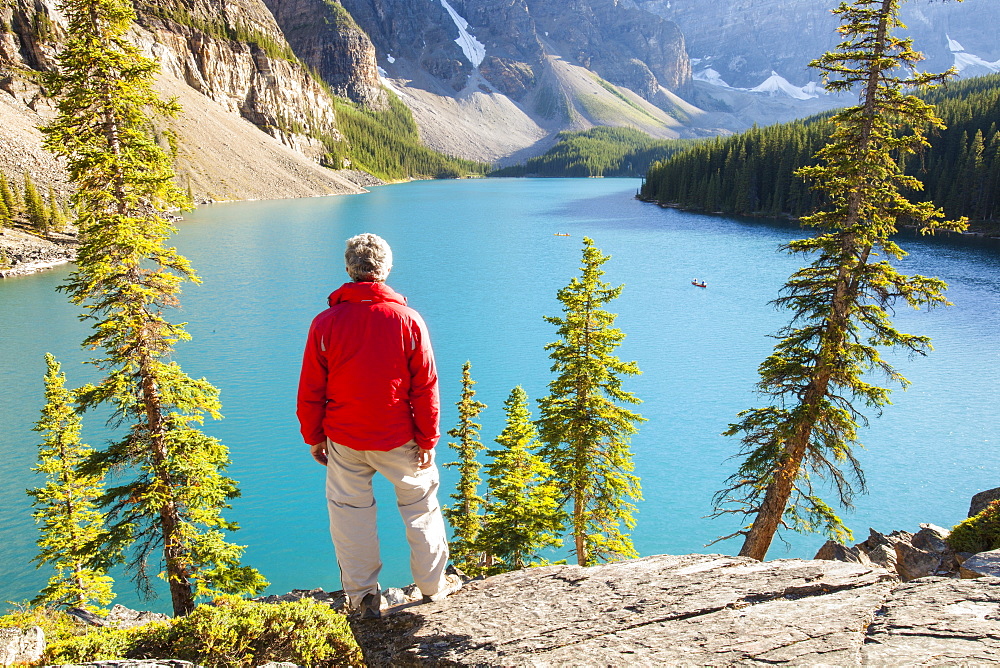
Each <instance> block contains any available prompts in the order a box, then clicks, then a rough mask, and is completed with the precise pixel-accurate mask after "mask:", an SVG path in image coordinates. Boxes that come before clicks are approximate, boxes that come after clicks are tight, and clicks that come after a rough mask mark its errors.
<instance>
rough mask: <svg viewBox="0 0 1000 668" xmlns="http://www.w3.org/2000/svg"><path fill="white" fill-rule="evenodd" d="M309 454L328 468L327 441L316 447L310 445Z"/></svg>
mask: <svg viewBox="0 0 1000 668" xmlns="http://www.w3.org/2000/svg"><path fill="white" fill-rule="evenodd" d="M309 453H310V454H311V455H312V456H313V459H315V460H316V461H318V462H319V463H320V464H322V465H323V466H326V461H327V459H326V441H323V442H322V443H317V444H316V445H310V446H309Z"/></svg>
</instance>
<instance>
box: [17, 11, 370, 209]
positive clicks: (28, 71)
mask: <svg viewBox="0 0 1000 668" xmlns="http://www.w3.org/2000/svg"><path fill="white" fill-rule="evenodd" d="M140 17H141V18H140V21H139V24H138V25H137V26H136V28H135V30H134V32H133V39H134V41H135V42H136V43H137V44H138V45H139V46H140V47H141V48H142V49H143V50H144V51H145V52H146V53H147V55H152V56H153V57H155V58H156V59H157V60H158V61H159V62H160V63H161V76H160V78H159V81H158V87H159V88H160V90H161V92H162V93H163V94H164V95H165V96H168V97H169V96H176V97H177V98H178V100H179V102H180V103H181V106H182V108H183V109H184V111H183V112H182V114H181V115H180V116H179V117H178V118H177V119H174V120H170V121H168V120H165V119H159V120H157V121H156V122H157V125H158V132H160V131H162V130H164V129H166V128H168V127H171V128H172V129H174V130H175V131H176V133H177V135H178V140H179V155H178V168H177V171H178V182H179V183H180V185H181V187H186V188H190V190H191V191H192V193H193V194H194V195H195V198H196V199H197V200H206V199H208V200H227V199H263V198H275V197H299V196H309V195H324V194H336V193H351V192H355V193H356V192H362V191H363V190H364V188H363V186H362V185H361V183H359V182H358V179H357V178H355V177H354V175H353V174H352V173H349V172H348V173H338V172H335V171H332V170H329V169H326V168H323V167H321V166H320V165H319V164H318V163H317V158H318V157H319V156H320V155H321V154H322V153H324V152H325V150H324V149H323V147H322V146H321V145H320V144H319V142H318V141H316V139H314V138H313V137H316V136H323V135H326V136H328V137H331V138H334V139H336V138H337V137H338V135H339V132H338V130H337V124H336V114H335V111H334V106H333V101H332V99H331V98H330V96H329V94H328V93H327V92H326V89H325V87H324V86H323V85H322V84H321V83H320V82H318V81H317V80H316V79H315V78H314V77H313V76H312V75H311V74H310V73H309V72H308V71H307V69H306V68H305V67H304V66H303V65H302V64H300V63H299V62H298V61H297V60H296V59H295V58H294V55H293V54H292V51H291V49H290V48H289V47H288V45H287V43H286V42H285V40H284V37H283V35H282V33H281V31H280V29H279V28H278V26H277V24H276V23H275V21H274V17H273V16H272V15H271V13H270V10H268V9H267V7H266V6H265V5H264V4H263V3H262V2H260V1H259V0H236V1H231V0H196V2H194V3H193V4H192V5H188V6H185V8H184V9H183V10H181V9H176V10H167V9H164V8H163V7H147V8H146V12H145V13H141V14H140ZM0 25H2V26H4V27H6V29H5V30H3V31H0V100H2V102H0V140H2V141H3V143H4V147H5V149H7V148H9V149H12V150H4V151H0V170H2V171H3V173H5V174H7V175H8V178H10V179H11V180H12V181H14V182H17V181H19V180H20V177H21V174H22V173H24V172H30V173H31V174H32V175H33V178H35V180H36V182H37V183H39V184H40V185H41V186H42V187H43V188H44V187H45V186H47V185H49V184H52V185H54V186H55V187H56V189H57V191H58V192H63V193H64V194H65V191H66V182H65V176H64V174H63V173H62V170H61V166H60V165H59V164H58V163H57V162H56V161H55V159H54V158H52V157H51V156H50V155H48V154H47V153H45V152H43V151H41V149H40V133H38V131H37V129H36V127H37V126H38V125H39V124H42V123H44V122H46V120H47V119H48V118H51V117H52V115H53V113H54V110H53V108H52V105H51V102H50V101H49V100H46V99H45V98H44V97H43V96H42V95H41V93H40V89H39V87H38V85H37V83H36V82H35V77H34V76H33V75H32V72H33V71H34V72H38V71H47V70H50V69H52V68H53V67H54V64H55V56H56V50H57V45H58V40H59V39H60V38H61V36H62V35H64V34H65V21H64V18H63V17H62V15H61V14H60V12H59V11H58V9H57V7H56V3H55V2H54V0H38V2H34V1H32V2H28V1H27V0H15V1H14V2H12V3H8V4H6V5H4V6H3V7H2V8H0ZM240 38H242V39H240ZM160 136H161V137H162V134H161V135H160ZM164 142H165V139H164ZM368 182H369V183H370V180H369V181H368Z"/></svg>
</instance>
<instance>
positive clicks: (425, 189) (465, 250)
mask: <svg viewBox="0 0 1000 668" xmlns="http://www.w3.org/2000/svg"><path fill="white" fill-rule="evenodd" d="M637 187H638V181H636V180H612V179H607V180H596V179H590V180H572V179H566V180H541V179H539V180H518V179H512V180H492V179H485V180H473V181H427V182H415V183H409V184H403V185H393V186H384V187H380V188H376V189H374V190H373V191H372V192H371V193H369V194H364V195H354V196H341V197H328V198H316V199H301V200H279V201H268V202H253V203H238V204H221V205H214V206H208V207H203V208H201V209H199V210H198V211H196V212H193V213H190V214H188V215H187V220H185V221H184V222H183V223H181V224H180V232H179V234H178V236H177V238H176V245H177V246H178V248H179V249H180V251H181V252H182V253H183V254H185V255H186V256H187V257H188V258H189V259H190V260H191V261H192V263H193V264H194V266H195V268H196V269H197V270H198V271H199V272H200V274H201V276H202V277H203V279H204V284H202V285H200V286H188V287H187V288H186V289H185V293H184V296H183V308H182V312H181V313H178V314H176V315H175V318H174V319H175V320H182V321H186V322H188V323H189V326H188V329H189V331H190V332H191V334H192V335H193V337H194V340H193V341H191V342H188V343H183V344H181V345H180V346H179V348H178V359H179V360H180V361H181V363H182V364H183V366H184V369H185V370H186V371H187V372H188V373H189V374H191V375H192V376H195V377H199V376H206V377H207V378H208V379H209V380H210V381H212V382H213V383H214V384H215V385H217V386H218V387H220V388H221V389H222V399H223V405H224V409H223V412H224V414H225V416H226V417H225V420H223V421H220V422H216V423H213V424H210V425H208V427H207V430H208V431H209V432H210V433H212V434H213V435H216V436H219V437H220V438H222V439H223V440H224V441H225V443H226V444H227V445H228V446H229V448H230V450H231V454H232V459H233V464H232V467H231V469H230V473H231V474H232V476H233V477H235V478H236V479H237V480H239V481H240V483H241V488H242V491H243V496H242V498H240V499H237V500H236V501H235V502H234V504H233V505H234V507H233V509H232V510H231V511H229V513H228V516H229V517H231V518H233V519H236V520H237V521H238V522H239V523H240V525H241V526H242V529H241V531H239V532H238V533H237V534H235V541H236V542H239V543H241V544H245V545H248V548H247V551H246V562H247V563H250V564H252V565H254V566H256V567H257V568H258V569H260V570H261V571H262V572H263V573H264V575H265V576H266V577H267V578H268V579H269V580H270V581H271V582H272V586H271V588H270V589H269V591H270V592H272V593H281V592H285V591H288V590H290V589H292V588H313V587H323V588H324V589H327V590H331V589H337V588H338V586H339V580H338V574H337V568H336V565H335V562H334V559H333V550H332V548H331V547H330V543H329V537H328V534H327V527H326V510H325V503H324V500H323V469H322V468H321V467H320V466H318V465H316V464H315V463H314V462H313V461H312V459H311V458H310V457H309V454H308V450H307V448H306V447H305V446H304V445H303V444H302V442H301V440H300V438H299V435H298V428H297V423H296V421H295V416H294V409H295V386H296V382H297V377H298V365H299V362H300V356H301V351H302V346H303V342H304V339H305V333H306V330H307V328H308V325H309V322H310V320H311V319H312V317H313V316H314V315H315V314H316V313H318V312H319V311H320V310H322V309H323V308H325V300H326V296H327V294H328V293H329V292H331V291H332V290H333V289H335V288H336V287H338V286H339V285H340V284H341V283H342V282H344V281H345V280H346V276H345V275H344V273H343V269H342V267H343V260H342V258H343V255H342V253H343V243H344V240H345V239H346V238H347V237H350V236H352V235H354V234H357V233H359V232H365V231H370V232H375V233H377V234H380V235H382V236H383V237H385V238H386V239H387V240H388V241H389V243H390V244H391V245H392V246H393V250H394V255H395V268H394V270H393V272H392V275H391V276H390V279H389V284H390V285H391V286H392V287H393V288H395V289H396V290H397V291H399V292H401V293H402V294H404V295H406V296H407V297H408V298H409V302H410V305H411V306H413V307H415V308H416V309H418V310H419V311H420V312H421V313H422V314H423V316H424V318H425V320H426V321H427V323H428V326H429V328H430V331H431V336H432V339H433V342H434V347H435V350H436V353H437V358H438V365H439V371H440V374H441V381H442V382H441V389H442V403H443V404H444V407H445V410H444V413H443V421H442V428H443V430H447V429H449V428H450V427H452V426H453V425H454V423H455V420H456V411H455V409H454V403H455V401H457V400H458V392H459V378H460V373H461V366H462V363H463V362H465V361H466V360H471V361H472V365H473V366H472V373H473V377H474V379H475V380H477V381H478V385H476V390H477V392H478V395H477V398H479V399H481V400H482V401H484V402H485V403H486V404H488V406H489V408H488V409H487V410H486V411H485V412H484V413H483V414H482V416H481V422H482V423H483V430H482V435H483V440H484V442H485V443H486V444H487V445H488V446H489V445H492V439H493V438H494V437H495V436H496V435H497V434H498V433H499V431H500V429H501V428H502V420H503V413H502V404H503V401H504V399H505V398H506V397H507V395H508V393H509V392H510V390H511V388H513V387H514V386H515V385H518V384H521V385H523V386H524V388H525V390H526V391H527V392H528V394H529V396H530V397H531V398H532V399H533V400H534V399H537V398H538V397H541V396H542V395H543V394H544V393H545V392H546V384H547V382H548V380H549V378H550V373H549V367H550V362H549V360H548V358H547V355H546V353H545V351H544V350H543V346H544V345H545V344H546V343H548V342H550V341H553V340H555V338H556V336H555V328H554V327H553V326H552V325H549V324H548V323H546V322H544V321H543V319H542V317H543V316H544V315H559V314H560V310H559V303H558V302H557V301H556V299H555V293H556V291H557V290H558V289H559V288H560V287H562V286H564V285H565V284H566V283H567V282H568V281H569V279H570V278H571V277H573V276H574V275H576V274H577V273H578V267H579V265H580V251H581V245H582V238H583V237H584V236H589V237H591V238H593V239H594V240H595V242H596V244H597V246H598V247H599V248H600V249H602V250H603V251H604V252H605V253H608V254H610V255H611V256H612V259H611V260H610V261H609V262H608V263H607V264H606V265H605V269H606V271H607V274H606V276H605V279H606V280H608V281H610V282H611V283H613V284H616V285H617V284H620V283H624V284H625V285H626V287H625V290H624V292H623V293H622V296H621V297H620V298H619V299H618V300H616V301H615V302H613V303H612V304H610V306H609V310H611V311H613V312H616V313H618V314H619V318H618V321H617V325H618V326H619V327H621V328H622V329H623V330H624V331H625V333H626V334H627V338H626V340H625V343H624V344H623V345H622V346H621V348H619V355H620V357H622V358H623V359H628V360H636V361H637V362H638V364H639V367H640V368H641V369H642V371H643V374H642V375H641V376H638V377H635V378H631V379H627V380H626V383H625V386H626V389H628V390H631V391H632V392H634V393H635V394H636V395H637V396H638V397H640V398H641V399H642V400H643V401H644V403H643V404H642V405H641V406H640V407H639V410H640V412H641V413H642V414H643V415H644V416H645V417H646V418H648V420H649V421H648V422H646V423H645V424H643V425H642V427H641V430H640V432H639V434H638V435H637V436H635V437H634V438H633V441H632V444H633V451H634V453H635V463H636V473H638V475H639V476H640V477H641V478H642V486H643V495H644V499H643V501H641V502H640V503H639V514H638V518H637V519H638V526H637V528H636V530H635V532H634V534H633V537H634V540H635V544H636V547H637V548H638V550H639V552H640V553H641V554H642V555H650V554H660V553H674V554H678V553H688V552H705V551H721V552H728V553H733V552H735V551H736V550H738V549H739V544H738V543H737V542H735V541H734V542H730V543H723V544H718V545H716V546H713V547H712V548H708V549H706V548H704V547H703V546H704V545H705V544H706V543H707V542H709V541H711V540H712V539H713V538H715V537H716V536H719V535H721V534H725V533H729V532H730V531H731V530H732V529H733V525H732V523H727V522H723V521H719V520H709V519H706V518H705V516H706V515H708V514H709V512H710V511H711V497H712V494H713V493H714V492H715V491H716V490H717V489H719V488H720V487H721V486H722V485H723V483H724V480H725V478H726V477H727V476H728V475H729V474H730V473H731V472H732V471H733V470H734V467H735V465H736V463H735V462H734V461H732V460H730V459H729V458H730V457H731V456H732V455H733V454H734V452H735V451H736V449H737V446H738V443H737V441H736V440H735V439H729V438H725V437H723V436H721V435H720V434H721V433H722V432H723V431H724V430H725V429H726V427H727V425H728V424H729V423H730V422H732V421H734V418H735V415H736V413H737V412H738V411H740V410H742V409H744V408H749V407H752V406H754V405H757V403H756V401H757V400H756V397H755V395H754V392H753V384H754V382H755V380H756V377H757V376H756V368H757V365H758V364H759V363H760V362H761V361H762V360H763V359H764V357H765V356H766V355H767V354H768V353H769V351H770V350H771V348H772V346H773V343H774V341H773V340H772V339H770V338H769V336H768V335H770V334H773V333H774V332H775V331H776V330H777V329H778V328H779V327H780V326H781V325H782V324H783V323H784V322H785V321H786V316H785V314H784V313H782V312H779V311H776V310H775V309H773V308H772V307H771V306H769V305H768V302H769V300H771V299H773V298H774V297H775V296H776V295H777V292H778V290H779V288H780V287H781V285H782V284H783V283H784V281H785V279H786V278H787V277H788V275H789V274H790V273H791V272H792V271H794V270H795V269H796V268H798V266H799V265H800V263H801V260H800V259H799V258H795V257H790V256H787V255H784V254H782V253H779V252H778V251H777V248H778V246H779V244H781V243H783V242H785V241H787V240H789V239H792V238H796V237H798V236H802V232H801V231H800V230H798V229H797V228H795V227H793V226H783V225H773V224H768V223H764V222H760V221H748V220H735V219H726V218H720V217H710V216H701V215H696V214H690V213H683V212H678V211H674V210H669V209H661V208H659V207H656V206H653V205H649V204H643V203H640V202H638V201H636V200H635V199H634V198H633V194H634V193H635V190H636V188H637ZM555 233H566V234H569V235H570V236H569V237H565V236H555ZM903 244H904V246H905V247H906V248H907V250H909V251H910V252H911V255H910V256H909V257H907V258H906V259H905V260H904V262H903V263H902V268H903V270H904V271H905V272H907V273H920V274H925V275H934V276H939V277H941V278H943V279H945V280H946V281H947V282H948V283H949V284H950V285H951V289H950V291H949V297H950V299H951V301H953V302H954V306H952V307H950V308H946V309H938V310H936V311H933V312H930V313H925V312H914V311H910V310H900V311H899V312H898V313H897V315H896V319H895V321H896V323H897V324H898V325H899V327H900V328H901V329H902V330H903V331H909V332H914V333H920V334H927V335H930V336H931V337H932V338H933V340H934V345H935V348H936V349H935V351H934V352H933V353H932V354H931V355H930V356H929V357H926V358H916V359H908V358H906V357H901V358H899V359H896V362H897V363H898V365H899V367H900V369H901V370H902V371H903V373H904V375H906V376H907V377H908V378H909V379H910V380H912V381H913V385H912V387H911V388H910V389H909V390H908V391H906V392H895V393H894V395H893V400H894V402H895V404H894V405H892V406H889V407H887V408H886V410H885V413H884V415H883V416H882V417H880V418H877V419H876V418H875V416H872V418H873V419H872V423H871V427H870V428H868V429H866V430H864V431H863V432H862V441H863V442H864V443H865V444H866V446H867V449H865V450H863V451H861V452H860V453H859V459H860V460H861V462H862V464H863V466H864V469H865V472H866V473H867V476H868V484H869V488H870V493H869V494H868V495H867V496H862V497H859V498H858V500H857V509H856V511H854V512H849V513H847V514H846V515H845V520H846V521H847V523H848V525H849V526H851V527H852V528H853V529H854V530H855V534H856V538H857V540H861V539H863V538H864V537H865V535H866V534H867V529H868V527H874V528H875V529H877V530H879V531H883V532H888V531H891V530H893V529H906V530H910V531H915V530H916V529H917V527H918V524H919V523H920V522H933V523H936V524H940V525H943V526H951V525H953V524H955V523H957V522H958V521H960V520H961V519H963V518H964V517H965V513H966V511H967V509H968V502H969V498H970V497H971V496H972V494H974V493H975V492H978V491H980V490H983V489H987V488H990V487H996V486H998V485H1000V449H998V445H1000V417H998V415H997V411H996V406H997V396H996V393H997V387H998V385H1000V342H998V337H997V333H998V332H1000V250H998V249H997V247H996V246H992V247H985V246H976V245H969V244H953V243H947V242H926V241H922V240H905V241H904V242H903ZM68 273H69V269H68V268H66V267H63V268H59V269H56V270H53V271H49V272H46V273H43V274H38V275H34V276H28V277H23V278H16V279H8V280H6V281H4V282H0V316H2V317H0V333H2V338H0V383H2V388H3V391H2V392H0V452H2V454H3V456H2V458H0V601H10V600H21V599H25V598H29V597H31V596H32V595H34V593H35V592H37V591H38V589H39V588H40V587H41V586H43V585H44V583H45V581H46V580H47V578H48V577H49V571H48V569H47V568H43V569H41V570H36V569H35V567H34V565H33V564H31V563H30V560H31V558H32V557H33V556H34V554H35V552H36V549H35V546H34V541H35V539H36V537H37V532H36V530H35V528H34V525H33V522H32V520H31V517H30V504H29V500H28V497H27V496H26V495H25V494H24V490H25V489H26V488H27V487H31V486H34V485H37V484H39V482H38V480H36V479H35V476H34V475H33V474H31V473H30V471H29V468H30V467H31V466H32V465H33V464H34V461H35V457H36V443H37V441H38V435H37V434H35V433H34V432H32V431H31V426H32V424H33V423H34V422H35V421H36V420H37V419H38V410H39V408H40V407H41V405H42V403H43V402H42V398H41V394H42V383H41V377H42V374H43V373H44V362H43V359H42V356H43V354H44V353H45V352H52V353H53V354H55V355H56V356H57V357H58V358H59V359H60V360H61V361H62V362H63V365H64V370H65V371H66V372H67V374H68V377H69V383H70V384H71V385H73V386H77V385H80V384H82V383H83V382H86V381H88V380H92V379H93V378H94V373H93V370H92V369H91V368H90V367H89V366H85V365H82V364H81V362H82V361H83V360H84V359H86V354H85V353H84V351H81V350H80V347H79V342H80V341H81V340H82V338H83V337H84V336H85V334H86V332H87V326H86V325H85V324H83V323H80V322H78V321H77V319H76V313H77V309H76V308H75V307H72V306H70V305H69V304H68V303H67V301H66V298H65V296H64V295H62V294H57V293H56V292H55V288H56V286H58V285H60V284H61V283H62V282H63V281H64V280H65V278H66V276H67V274H68ZM693 278H699V279H703V280H705V281H707V283H708V287H707V288H706V289H699V288H696V287H694V286H692V285H691V279H693ZM85 429H86V433H85V434H84V438H85V440H86V441H88V442H89V443H91V444H92V445H98V446H99V445H100V444H101V443H102V442H104V440H105V439H106V438H107V435H106V434H105V433H104V432H103V431H102V430H101V429H102V425H101V424H100V420H99V419H91V420H90V421H89V422H87V424H86V426H85ZM445 440H447V438H446V439H445ZM441 445H442V448H441V450H440V451H439V459H438V461H439V462H441V461H452V459H453V457H452V452H453V451H450V450H449V449H448V448H447V447H446V446H445V443H444V442H443V443H442V444H441ZM456 477H457V473H456V472H455V471H454V470H453V469H447V470H445V471H444V472H443V478H444V485H443V488H442V489H444V490H446V491H445V492H444V493H445V494H448V493H451V491H452V490H453V487H454V482H455V480H456ZM378 499H379V503H380V505H381V506H382V512H381V518H380V525H381V531H382V537H383V542H382V552H383V559H384V561H385V569H384V571H383V576H382V584H383V586H401V585H405V584H407V583H409V582H411V578H410V575H409V572H408V566H407V556H406V554H405V542H404V540H403V535H402V526H401V523H400V521H399V519H398V515H397V513H396V510H395V508H394V507H393V500H392V494H391V490H389V489H387V487H386V486H385V485H383V486H381V487H379V488H378ZM445 501H448V500H447V499H445ZM786 537H787V539H788V540H789V543H790V544H789V545H788V546H785V545H783V544H781V542H780V541H776V542H775V545H774V546H773V547H772V550H771V553H770V555H769V556H770V557H771V558H779V557H784V556H795V557H811V556H812V554H814V553H815V550H816V549H817V548H818V546H819V545H820V544H821V543H822V542H823V539H822V538H820V537H817V536H802V535H798V534H787V535H786ZM116 589H117V591H118V592H119V599H118V600H119V602H121V603H124V604H126V605H140V601H139V600H138V599H137V598H136V596H135V594H134V593H133V592H132V589H131V587H130V586H129V583H128V582H127V581H125V580H124V579H121V580H120V581H119V584H118V586H117V588H116ZM142 605H144V606H146V607H147V608H152V609H160V610H163V609H166V608H167V607H168V606H169V601H168V599H166V598H164V597H161V598H160V599H158V600H157V601H155V602H152V603H148V602H147V603H142Z"/></svg>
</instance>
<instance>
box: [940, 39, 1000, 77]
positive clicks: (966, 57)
mask: <svg viewBox="0 0 1000 668" xmlns="http://www.w3.org/2000/svg"><path fill="white" fill-rule="evenodd" d="M945 37H946V38H947V39H948V48H949V49H950V50H951V53H952V55H954V56H955V69H956V70H958V73H959V74H960V75H962V76H978V75H982V74H987V73H989V72H1000V60H996V61H993V62H990V61H988V60H984V59H983V58H980V57H979V56H977V55H976V54H974V53H969V52H968V51H966V50H965V48H964V47H963V46H962V45H961V44H959V43H958V42H957V41H955V40H953V39H952V38H951V37H950V36H949V35H945Z"/></svg>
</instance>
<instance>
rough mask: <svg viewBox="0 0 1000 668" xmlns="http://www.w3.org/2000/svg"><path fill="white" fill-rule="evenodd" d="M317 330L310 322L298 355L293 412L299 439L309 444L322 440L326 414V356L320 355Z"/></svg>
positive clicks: (320, 349)
mask: <svg viewBox="0 0 1000 668" xmlns="http://www.w3.org/2000/svg"><path fill="white" fill-rule="evenodd" d="M317 330H318V328H317V326H316V321H313V324H312V326H311V327H310V328H309V338H308V339H306V350H305V353H304V354H303V356H302V372H301V374H300V375H299V393H298V401H297V405H296V411H295V413H296V415H298V418H299V427H300V429H301V431H302V438H303V439H304V440H305V442H306V443H307V444H309V445H315V444H316V443H322V442H323V441H325V440H326V434H325V432H324V431H323V417H324V415H325V414H326V357H325V356H324V355H323V346H322V340H321V338H322V334H321V333H320V332H319V331H317Z"/></svg>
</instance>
